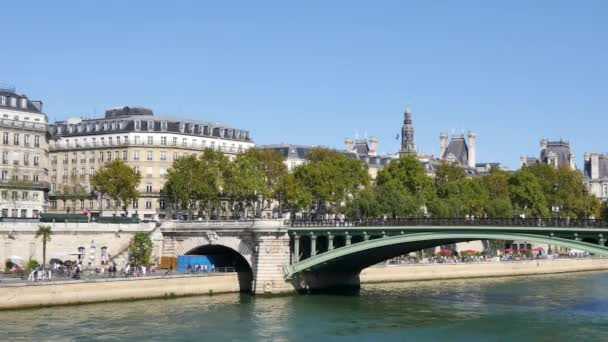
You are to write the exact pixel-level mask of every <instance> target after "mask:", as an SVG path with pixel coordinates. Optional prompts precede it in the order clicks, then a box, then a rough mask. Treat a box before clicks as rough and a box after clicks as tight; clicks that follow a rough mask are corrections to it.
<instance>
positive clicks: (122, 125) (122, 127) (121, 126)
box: [118, 121, 125, 129]
mask: <svg viewBox="0 0 608 342" xmlns="http://www.w3.org/2000/svg"><path fill="white" fill-rule="evenodd" d="M118 127H119V128H120V129H125V122H124V121H121V122H119V123H118Z"/></svg>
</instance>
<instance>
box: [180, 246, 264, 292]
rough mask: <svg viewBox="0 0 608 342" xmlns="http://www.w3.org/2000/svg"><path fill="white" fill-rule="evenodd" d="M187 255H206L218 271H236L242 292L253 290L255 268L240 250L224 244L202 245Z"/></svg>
mask: <svg viewBox="0 0 608 342" xmlns="http://www.w3.org/2000/svg"><path fill="white" fill-rule="evenodd" d="M185 255H204V256H207V257H208V258H209V260H210V261H211V262H212V263H213V265H214V267H215V270H216V271H217V272H236V273H237V275H238V280H239V287H240V289H241V292H251V289H252V281H253V270H252V269H251V266H250V264H249V262H248V261H247V260H246V259H245V257H243V255H241V254H240V253H239V252H237V251H235V250H234V249H232V248H230V247H226V246H223V245H202V246H198V247H195V248H194V249H191V250H189V251H188V252H186V253H185Z"/></svg>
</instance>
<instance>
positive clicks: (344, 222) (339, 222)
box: [289, 217, 608, 228]
mask: <svg viewBox="0 0 608 342" xmlns="http://www.w3.org/2000/svg"><path fill="white" fill-rule="evenodd" d="M289 225H290V226H291V227H292V228H307V227H309V228H323V227H354V228H356V227H416V226H446V227H449V226H452V227H454V226H490V227H491V226H496V227H549V228H608V221H606V220H595V219H563V218H475V219H465V218H426V217H424V218H394V219H359V220H356V219H355V220H353V219H330V220H291V221H290V222H289Z"/></svg>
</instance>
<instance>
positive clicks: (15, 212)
mask: <svg viewBox="0 0 608 342" xmlns="http://www.w3.org/2000/svg"><path fill="white" fill-rule="evenodd" d="M38 213H39V211H38V210H37V209H34V210H32V216H29V217H32V218H37V217H38ZM27 214H28V210H27V209H21V210H19V209H10V210H9V209H7V208H2V217H21V218H27V217H28V216H27Z"/></svg>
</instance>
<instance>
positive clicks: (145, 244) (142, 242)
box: [129, 232, 152, 266]
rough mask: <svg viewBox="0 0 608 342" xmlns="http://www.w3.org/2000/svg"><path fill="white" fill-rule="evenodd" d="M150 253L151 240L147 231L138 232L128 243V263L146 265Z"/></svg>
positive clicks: (148, 261) (148, 262)
mask: <svg viewBox="0 0 608 342" xmlns="http://www.w3.org/2000/svg"><path fill="white" fill-rule="evenodd" d="M151 255H152V240H151V239H150V236H149V235H148V234H147V233H144V232H139V233H136V234H135V236H133V241H132V242H131V244H130V245H129V263H131V264H133V265H135V266H147V265H149V264H150V256H151Z"/></svg>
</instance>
